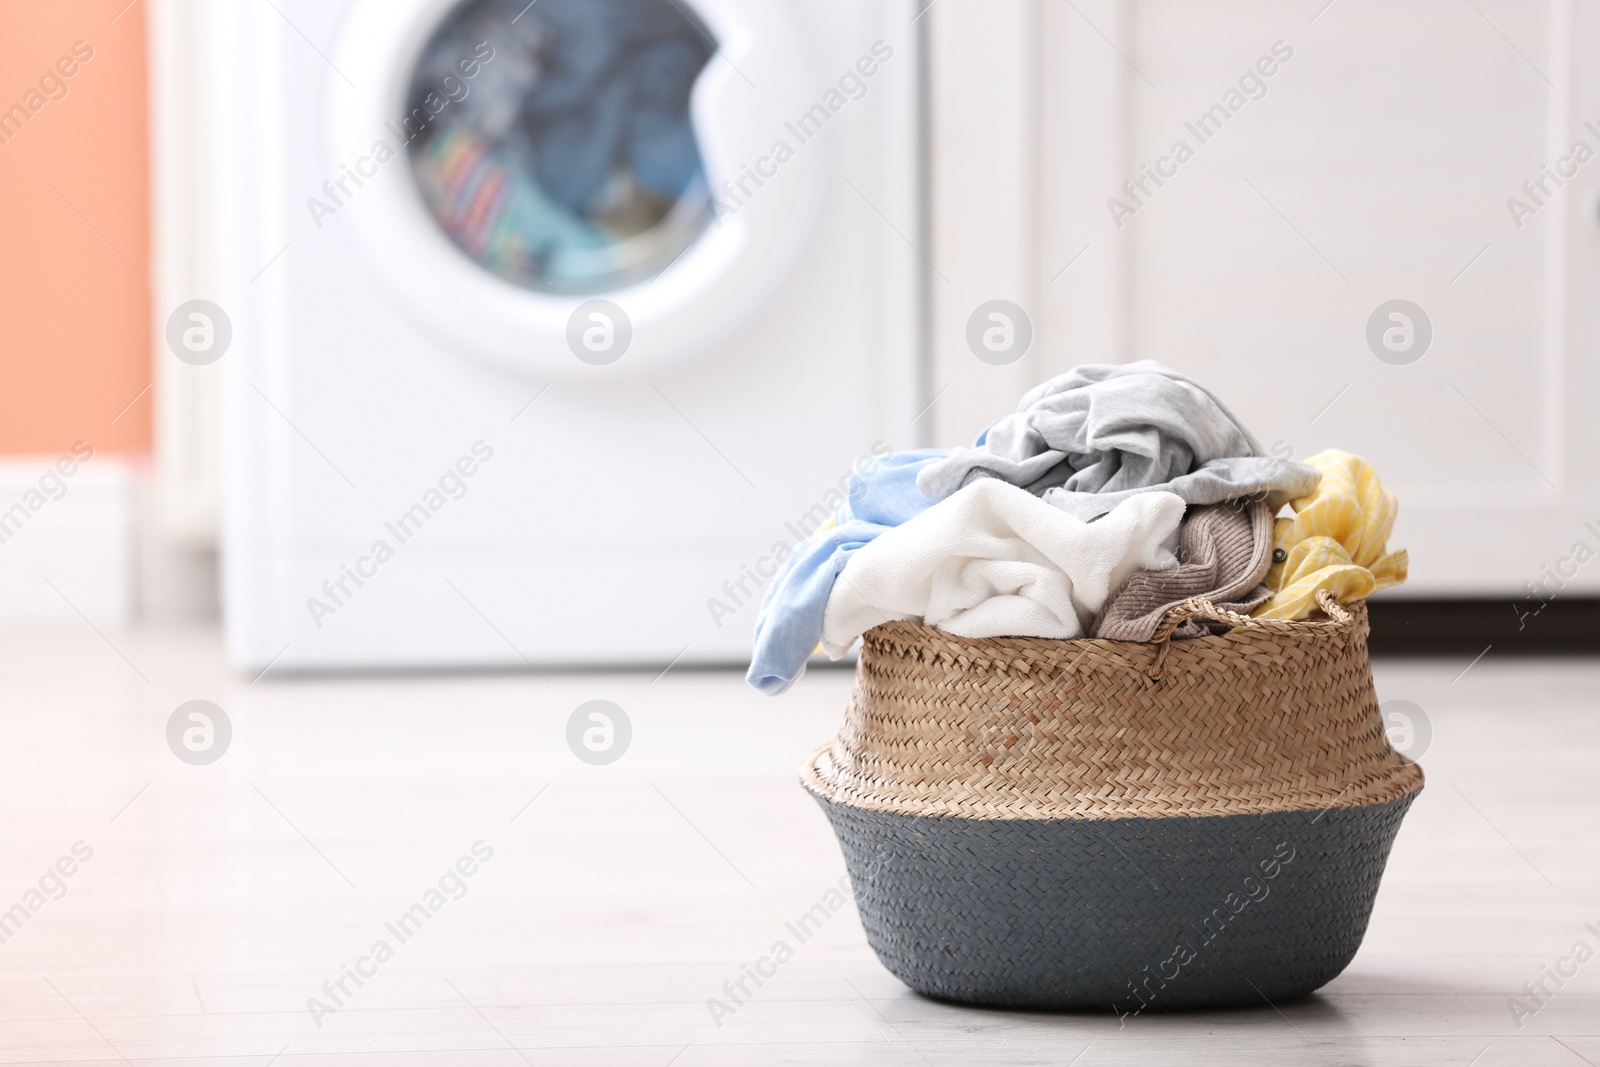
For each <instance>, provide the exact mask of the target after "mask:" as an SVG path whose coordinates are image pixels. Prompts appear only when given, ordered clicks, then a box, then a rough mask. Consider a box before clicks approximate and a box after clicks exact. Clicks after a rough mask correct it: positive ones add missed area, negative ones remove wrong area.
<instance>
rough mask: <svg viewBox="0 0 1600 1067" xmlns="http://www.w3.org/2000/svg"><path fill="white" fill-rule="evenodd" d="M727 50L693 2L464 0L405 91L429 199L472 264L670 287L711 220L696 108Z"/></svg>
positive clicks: (407, 125) (521, 273)
mask: <svg viewBox="0 0 1600 1067" xmlns="http://www.w3.org/2000/svg"><path fill="white" fill-rule="evenodd" d="M715 52H716V44H715V42H714V41H713V39H712V37H711V34H710V31H709V30H708V29H707V28H706V27H705V25H704V24H703V23H701V22H700V20H699V19H698V18H696V17H695V16H694V14H693V13H692V12H691V11H690V10H689V8H688V4H687V0H534V2H532V3H529V2H528V0H465V2H464V3H461V4H459V5H457V6H456V7H455V8H454V9H453V10H451V12H450V13H449V14H448V15H447V16H446V17H445V19H444V20H443V22H441V23H440V25H439V26H438V28H437V29H436V30H435V31H434V33H433V35H432V36H431V37H430V38H429V40H428V42H427V44H426V45H424V47H423V49H422V53H421V56H420V58H419V59H418V61H417V65H416V68H415V70H414V71H413V73H412V76H411V83H410V89H409V91H408V93H407V100H406V114H405V117H404V118H403V119H402V125H403V127H404V134H405V136H406V137H407V138H408V141H409V149H408V151H409V156H410V163H411V169H412V173H413V174H414V175H415V177H416V180H417V185H418V187H419V189H420V190H421V193H422V198H423V201H424V202H425V204H426V205H427V208H428V210H429V211H430V212H431V213H432V215H433V217H434V219H435V220H436V221H437V222H438V224H439V226H440V228H441V229H443V231H444V232H445V234H447V235H448V236H449V238H450V240H451V241H452V242H454V243H455V245H456V246H457V247H458V248H460V249H461V250H462V252H464V253H465V254H466V255H467V256H469V257H471V258H472V259H473V260H475V261H476V262H477V263H478V264H480V265H481V266H482V267H484V268H485V269H486V270H489V271H491V272H493V273H494V274H496V275H498V276H500V277H502V278H505V279H506V280H508V281H511V282H514V283H516V284H517V285H521V286H525V287H527V288H529V289H535V290H541V291H545V292H554V293H590V292H603V291H606V290H609V289H616V288H619V287H621V286H624V285H627V284H629V283H631V282H635V281H638V280H640V279H642V278H647V277H650V276H652V275H654V274H656V273H659V272H660V271H662V270H664V269H665V268H666V267H668V266H669V265H671V264H672V263H673V262H674V261H675V260H677V259H678V257H680V256H681V255H682V254H683V253H684V252H685V251H686V250H687V249H688V248H689V247H690V246H691V245H692V244H694V242H695V241H696V240H697V239H698V238H699V237H700V235H701V234H702V233H703V232H704V231H705V228H706V227H707V225H708V224H709V223H710V222H711V220H712V207H711V195H710V191H709V188H708V183H707V180H706V174H705V167H704V164H703V163H702V160H701V156H700V146H699V144H698V142H697V141H696V138H695V132H694V125H693V123H692V122H691V120H690V115H689V98H690V94H691V93H692V91H693V89H694V84H695V81H696V79H697V78H698V77H699V76H700V73H701V71H702V70H704V69H705V66H706V64H707V63H708V62H709V61H710V59H711V57H712V56H713V55H714V54H715Z"/></svg>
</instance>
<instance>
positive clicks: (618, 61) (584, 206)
mask: <svg viewBox="0 0 1600 1067" xmlns="http://www.w3.org/2000/svg"><path fill="white" fill-rule="evenodd" d="M529 17H530V18H533V19H536V20H537V21H538V22H539V23H540V24H541V25H543V26H545V27H546V28H548V29H549V30H550V31H551V34H550V40H549V42H548V44H546V45H544V46H543V47H541V48H540V49H539V63H540V69H539V78H538V81H537V82H536V83H535V86H534V91H533V92H531V93H529V94H528V98H527V100H526V101H525V102H524V105H523V113H522V132H523V134H524V135H525V136H526V137H527V143H528V147H529V148H530V149H531V151H532V154H533V158H534V161H535V163H534V167H535V173H536V174H537V176H538V179H539V184H540V185H541V186H543V187H544V190H545V192H546V193H548V194H549V195H550V197H551V198H552V199H554V200H555V201H556V202H557V203H559V204H561V205H563V206H564V207H566V208H568V209H569V210H571V211H572V212H574V213H576V214H579V215H586V214H588V213H589V211H590V210H591V209H592V208H593V207H594V204H595V200H596V198H597V196H598V195H599V193H600V192H601V190H602V189H604V187H605V186H606V184H607V183H608V182H609V181H610V179H611V175H612V173H613V171H615V170H616V169H619V168H625V169H627V170H629V171H631V172H632V174H633V178H634V181H636V182H637V183H638V184H639V185H640V186H641V187H643V188H644V189H646V190H648V191H649V192H651V193H653V194H655V195H656V196H659V197H661V198H663V199H666V200H676V199H677V198H678V197H679V196H681V195H682V194H683V192H684V190H685V189H686V188H688V186H689V183H690V182H691V181H693V180H694V179H695V177H696V176H697V175H699V174H700V173H701V163H700V149H699V146H698V145H697V144H696V142H695V137H694V129H693V127H692V126H691V124H690V122H689V97H690V93H691V91H692V90H693V88H694V82H695V79H696V78H697V77H699V75H700V71H701V70H702V69H703V68H704V67H705V65H706V63H707V62H708V61H709V60H710V58H711V56H712V53H713V51H714V49H713V46H712V44H711V42H710V41H708V40H707V39H706V36H705V33H704V30H703V29H701V28H700V27H699V26H697V25H695V24H694V23H692V22H690V21H689V16H687V15H685V14H684V12H683V11H682V10H681V9H680V7H678V6H677V5H676V4H674V3H672V2H671V0H540V2H539V5H538V6H537V7H536V8H535V9H533V11H531V12H530V13H529Z"/></svg>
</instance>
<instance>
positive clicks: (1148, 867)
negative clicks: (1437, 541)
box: [801, 594, 1422, 1013]
mask: <svg viewBox="0 0 1600 1067" xmlns="http://www.w3.org/2000/svg"><path fill="white" fill-rule="evenodd" d="M1321 605H1322V608H1323V611H1324V612H1325V613H1326V618H1324V619H1318V620H1316V621H1306V622H1281V621H1268V620H1258V619H1251V618H1248V617H1245V616H1242V615H1236V614H1234V613H1232V612H1228V611H1225V610H1222V609H1219V608H1217V607H1215V606H1214V605H1212V604H1211V603H1209V602H1208V601H1205V600H1203V599H1195V600H1190V601H1186V602H1185V603H1183V604H1181V605H1179V606H1178V607H1176V608H1174V609H1173V610H1172V611H1171V612H1170V613H1169V614H1168V616H1167V617H1166V619H1165V620H1164V621H1163V624H1162V627H1161V629H1160V630H1159V631H1158V633H1157V634H1156V638H1155V640H1154V641H1152V642H1150V643H1148V644H1144V643H1134V642H1124V641H1102V640H1072V641H1054V640H1043V639H1038V638H1021V637H1018V638H988V639H981V640H975V639H970V638H962V637H956V636H954V635H951V634H948V633H945V632H943V631H941V630H936V629H932V628H929V627H926V626H922V625H918V624H915V623H906V622H896V623H888V624H886V625H883V626H879V627H876V628H875V629H873V630H871V631H869V632H868V633H867V634H866V636H865V637H864V638H863V643H862V649H861V659H860V663H859V665H858V667H857V672H856V685H855V691H854V693H853V694H852V697H851V700H850V706H849V710H848V712H847V714H846V718H845V723H844V726H843V728H842V729H841V730H840V731H839V735H838V736H837V737H836V738H835V739H834V740H833V741H832V742H831V743H830V744H828V745H826V746H824V747H823V748H821V749H819V750H818V751H817V752H816V753H815V754H813V756H812V757H811V758H810V759H809V760H808V761H807V762H806V764H805V766H804V767H803V768H802V770H801V780H802V783H803V784H804V786H805V787H806V789H808V790H809V791H810V792H811V793H812V794H813V795H814V796H815V797H816V798H817V800H818V801H819V802H820V803H821V805H822V807H823V810H824V811H825V812H826V813H827V815H828V818H829V820H830V821H831V822H832V823H833V828H834V831H835V832H836V833H837V834H838V836H839V841H840V844H841V846H842V847H843V850H844V855H845V862H846V865H847V867H848V868H849V871H850V877H851V880H852V882H853V883H854V886H855V892H856V898H857V900H858V901H859V907H860V913H861V921H862V923H863V925H864V926H865V927H866V932H867V939H868V941H869V942H870V943H871V945H872V947H873V949H874V951H876V952H877V954H878V957H879V959H881V960H882V961H883V964H884V966H886V967H887V968H888V969H889V970H890V971H892V972H894V974H896V975H897V976H899V978H900V979H901V980H902V981H904V982H905V983H906V984H907V985H909V986H910V987H911V988H913V989H915V990H917V991H919V992H921V993H925V994H928V995H930V996H935V997H941V998H946V999H950V1000H958V1001H965V1002H968V1003H974V1004H990V1005H997V1006H1005V1007H1036V1008H1080V1009H1098V1010H1114V1011H1117V1012H1119V1013H1126V1012H1138V1011H1144V1010H1151V1011H1156V1010H1164V1009H1170V1008H1187V1007H1201V1006H1215V1005H1225V1004H1252V1003H1253V1004H1260V1003H1262V1001H1263V999H1265V1000H1269V1001H1278V1000H1281V999H1287V998H1291V997H1296V996H1300V995H1303V994H1306V993H1309V992H1311V991H1312V990H1314V989H1316V988H1317V987H1318V986H1321V985H1322V984H1324V983H1325V982H1327V981H1329V980H1330V979H1331V978H1333V977H1334V976H1335V975H1337V974H1338V973H1339V972H1340V971H1341V970H1343V969H1344V967H1345V965H1346V964H1348V963H1349V962H1350V959H1351V957H1353V956H1354V955H1355V952H1356V949H1357V948H1359V947H1360V944H1361V938H1362V936H1363V934H1365V932H1366V927H1367V919H1368V917H1369V915H1370V914H1371V911H1372V902H1373V897H1374V896H1375V895H1376V893H1377V890H1378V880H1379V878H1380V877H1381V876H1382V874H1383V867H1384V863H1385V861H1386V860H1387V859H1388V855H1389V847H1390V845H1391V844H1392V842H1393V841H1394V836H1395V833H1396V831H1397V830H1398V829H1399V826H1400V820H1401V817H1402V816H1403V815H1404V814H1405V812H1406V809H1407V808H1408V807H1409V806H1410V804H1411V801H1412V800H1413V799H1414V798H1415V797H1416V795H1417V793H1418V791H1419V790H1421V788H1422V771H1421V769H1420V768H1418V767H1417V765H1416V764H1414V763H1412V762H1411V761H1409V760H1407V759H1406V758H1405V757H1403V756H1401V755H1400V754H1399V753H1397V752H1396V751H1395V750H1394V748H1393V747H1392V746H1391V745H1390V743H1389V739H1388V736H1387V735H1386V733H1385V732H1384V728H1383V723H1382V720H1381V718H1380V716H1379V711H1378V704H1377V700H1376V698H1375V696H1374V694H1373V689H1372V673H1371V670H1370V667H1369V665H1368V661H1367V617H1366V606H1365V605H1364V604H1361V603H1358V604H1355V605H1352V606H1350V607H1348V608H1346V607H1342V606H1340V605H1339V604H1338V603H1337V602H1336V601H1334V600H1333V599H1332V597H1329V596H1327V594H1322V600H1321ZM1196 616H1198V617H1202V618H1210V619H1213V620H1217V621H1220V622H1225V623H1228V624H1230V625H1232V626H1233V627H1235V629H1233V630H1230V631H1229V632H1227V633H1225V634H1222V635H1219V636H1210V637H1199V638H1194V639H1190V640H1180V641H1172V640H1171V635H1172V632H1173V630H1175V629H1176V628H1177V626H1178V625H1179V624H1180V623H1182V622H1183V621H1184V620H1185V619H1188V618H1191V617H1196Z"/></svg>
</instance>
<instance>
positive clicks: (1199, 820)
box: [818, 793, 1416, 1014]
mask: <svg viewBox="0 0 1600 1067" xmlns="http://www.w3.org/2000/svg"><path fill="white" fill-rule="evenodd" d="M1415 797H1416V793H1411V794H1408V795H1406V796H1403V797H1400V798H1399V799H1397V800H1393V801H1389V802H1388V803H1384V804H1377V805H1373V806H1370V807H1362V808H1331V809H1328V810H1326V811H1322V812H1316V811H1290V812H1275V813H1268V814H1263V815H1222V816H1204V817H1180V818H1141V819H1104V820H1085V819H1052V820H983V819H963V818H952V817H923V816H914V815H895V814H888V813H885V812H877V811H868V810H864V809H860V808H852V807H847V806H844V805H841V804H834V803H831V802H829V801H827V800H824V799H822V798H820V797H819V798H818V801H819V802H820V803H821V804H822V807H823V810H824V811H825V812H827V815H828V818H829V820H830V821H831V822H832V823H833V828H834V831H835V832H836V833H837V834H838V836H839V841H840V844H841V846H842V847H843V849H844V857H845V864H846V866H847V867H848V868H849V871H850V878H851V882H852V884H853V886H854V889H855V896H856V904H857V908H858V910H859V911H860V915H861V923H862V925H863V926H864V927H865V928H866V933H867V941H868V943H869V944H871V945H872V948H873V950H874V951H875V952H876V953H877V954H878V958H879V959H880V960H881V961H883V965H884V966H885V967H887V968H888V969H889V970H890V971H891V972H893V973H894V974H895V975H896V976H897V977H898V978H899V979H900V980H901V981H903V982H905V983H906V985H908V986H910V987H911V988H912V989H915V990H916V991H917V992H919V993H924V994H926V995H928V996H931V997H938V998H941V999H946V1000H955V1001H962V1002H965V1003H969V1004H984V1005H991V1006H995V1007H1008V1008H1054V1009H1078V1010H1085V1009H1086V1010H1098V1011H1115V1012H1117V1013H1119V1014H1124V1013H1139V1012H1149V1011H1168V1010H1172V1009H1181V1008H1202V1007H1221V1006H1226V1005H1248V1004H1256V1005H1260V1004H1264V1003H1267V1002H1273V1003H1276V1002H1278V1001H1283V1000H1289V999H1291V998H1294V997H1299V996H1304V995H1305V994H1307V993H1310V992H1311V991H1312V990H1314V989H1316V988H1318V987H1319V986H1321V985H1323V984H1325V983H1326V982H1328V981H1329V980H1331V979H1332V978H1333V977H1334V976H1336V975H1337V974H1338V973H1339V972H1340V971H1342V970H1344V968H1345V966H1346V965H1347V964H1348V963H1349V962H1350V960H1351V958H1352V957H1354V956H1355V954H1356V949H1358V948H1360V947H1361V938H1362V937H1363V935H1365V933H1366V930H1367V919H1368V917H1369V916H1370V915H1371V913H1372V902H1373V898H1374V897H1375V896H1376V895H1377V892H1378V881H1379V879H1380V878H1381V877H1382V875H1383V868H1384V864H1385V862H1386V861H1387V860H1388V857H1389V847H1390V845H1391V844H1393V842H1394V836H1395V833H1396V831H1397V830H1398V829H1399V828H1400V820H1401V817H1402V816H1404V815H1405V813H1406V809H1407V808H1409V807H1410V806H1411V802H1412V800H1413V799H1415Z"/></svg>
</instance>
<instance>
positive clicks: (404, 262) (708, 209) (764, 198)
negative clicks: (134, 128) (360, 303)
mask: <svg viewBox="0 0 1600 1067" xmlns="http://www.w3.org/2000/svg"><path fill="white" fill-rule="evenodd" d="M791 2H792V0H533V2H528V0H357V2H356V3H355V4H353V5H352V7H351V9H350V11H349V14H348V15H347V17H346V20H345V23H344V25H343V27H342V29H341V31H340V36H339V43H338V45H337V48H336V54H335V55H334V57H333V60H334V63H333V66H334V67H335V68H336V69H335V70H334V71H333V72H332V73H330V75H329V81H328V86H329V89H328V94H329V102H330V107H329V109H328V123H329V126H328V137H327V138H326V145H327V149H326V152H327V158H326V160H325V165H326V167H327V171H328V174H329V179H328V181H326V182H325V183H324V185H323V187H322V189H321V190H318V195H317V196H314V197H312V198H311V199H310V200H308V202H307V208H308V210H309V211H310V213H311V215H312V218H313V221H314V222H315V223H316V225H317V228H318V229H323V228H326V227H328V226H332V225H338V226H342V227H348V231H349V233H350V234H351V236H352V238H353V240H354V241H355V242H356V244H357V245H358V246H359V248H360V249H361V252H362V253H363V255H364V256H365V258H366V260H367V262H368V264H369V265H370V267H371V268H372V270H373V272H374V273H375V274H376V275H377V276H378V277H380V278H381V279H382V280H383V284H384V285H385V286H386V287H387V288H388V289H389V291H390V293H391V295H392V296H393V297H394V299H395V302H396V305H397V308H398V309H400V310H401V311H402V313H403V314H406V315H408V316H410V317H411V318H412V319H413V320H414V321H415V322H416V323H417V325H418V326H419V327H421V328H422V329H423V330H425V331H426V332H428V333H429V334H431V335H432V336H433V337H434V338H435V339H436V340H438V341H439V342H440V343H441V344H443V345H444V346H446V347H447V348H448V349H450V350H451V351H459V352H462V353H466V354H470V355H474V356H477V357H480V358H482V359H484V360H486V361H489V362H491V363H493V364H495V365H497V366H500V367H502V368H506V369H509V370H513V371H516V372H520V373H523V374H526V375H528V376H530V377H537V378H541V379H551V378H555V379H574V378H576V379H584V378H592V377H593V376H595V375H596V374H605V375H608V376H609V375H618V374H621V375H627V376H637V375H645V374H649V373H651V372H653V371H655V370H657V369H659V368H661V367H663V366H665V365H668V364H671V363H674V362H676V361H679V360H683V359H686V358H690V357H693V356H695V355H698V354H703V353H707V352H710V351H713V350H715V348H716V345H717V343H718V342H719V341H720V340H722V339H724V338H725V337H726V336H727V335H728V334H729V333H731V332H732V331H733V330H734V329H736V328H737V327H738V326H739V325H740V324H741V323H742V322H744V321H746V320H747V319H749V318H750V317H751V316H752V315H754V314H755V313H756V312H757V311H759V310H760V308H761V307H762V305H763V304H764V303H766V301H767V300H768V298H769V297H770V296H771V295H772V294H773V292H774V291H775V290H776V289H777V287H778V286H779V285H781V284H782V282H783V280H784V278H785V276H786V275H787V274H788V272H789V270H790V268H791V266H792V265H793V263H794V262H795V260H796V259H797V258H798V256H799V255H800V253H801V251H802V250H803V248H804V245H805V243H806V241H807V238H808V236H809V234H810V232H811V230H812V227H813V224H814V222H815V219H816V215H817V211H818V209H819V206H820V203H821V200H822V196H823V193H824V190H825V186H826V183H827V180H828V174H829V172H830V160H829V154H828V152H827V147H828V146H827V143H826V142H827V139H826V138H818V139H816V140H815V141H813V140H811V139H810V137H809V136H808V133H810V132H811V131H813V130H815V129H816V128H818V127H819V126H820V123H819V122H818V121H817V120H816V118H815V117H813V116H812V115H811V110H812V109H813V108H815V107H817V106H823V107H826V106H827V105H826V104H825V103H824V104H822V105H819V104H818V98H819V92H818V89H819V86H821V87H824V88H825V87H826V84H827V79H826V78H825V76H824V73H823V72H822V71H821V70H820V69H819V68H818V64H817V60H816V57H815V54H814V53H813V51H812V50H811V48H810V47H809V46H808V44H807V42H806V40H805V37H804V33H803V29H802V27H801V25H800V23H799V21H798V20H797V19H796V18H795V17H794V15H793V12H792V11H791V9H790V7H789V4H790V3H791ZM824 117H825V116H824ZM598 367H605V368H606V370H604V371H599V370H597V369H596V368H598Z"/></svg>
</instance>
